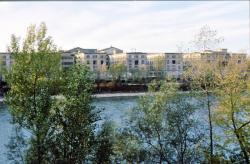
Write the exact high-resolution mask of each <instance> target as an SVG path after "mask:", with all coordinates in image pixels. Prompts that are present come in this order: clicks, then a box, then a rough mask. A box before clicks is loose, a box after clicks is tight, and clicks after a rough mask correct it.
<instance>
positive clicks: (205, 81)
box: [184, 60, 217, 163]
mask: <svg viewBox="0 0 250 164" xmlns="http://www.w3.org/2000/svg"><path fill="white" fill-rule="evenodd" d="M215 71H216V65H215V64H211V63H207V62H206V61H203V60H198V61H193V63H192V66H191V67H189V68H187V69H186V70H185V72H184V79H186V80H187V81H189V82H190V83H191V84H190V86H191V89H192V90H193V91H195V92H196V95H197V97H201V98H199V100H200V101H201V102H202V104H201V105H202V106H203V107H205V108H206V109H207V111H208V124H209V126H208V128H209V141H210V143H209V145H210V151H209V152H210V157H209V158H210V159H209V161H210V163H212V160H213V154H214V137H213V122H212V106H213V102H214V100H213V99H212V96H213V94H214V91H215V89H216V87H217V82H216V74H215Z"/></svg>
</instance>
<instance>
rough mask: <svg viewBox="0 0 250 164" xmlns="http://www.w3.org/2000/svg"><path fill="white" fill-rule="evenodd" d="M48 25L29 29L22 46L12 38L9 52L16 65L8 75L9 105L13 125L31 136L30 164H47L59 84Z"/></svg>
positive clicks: (56, 57)
mask: <svg viewBox="0 0 250 164" xmlns="http://www.w3.org/2000/svg"><path fill="white" fill-rule="evenodd" d="M46 31H47V28H46V25H45V24H44V23H41V25H40V26H39V27H38V28H36V26H35V25H31V26H29V28H28V30H27V35H26V37H25V39H24V42H23V43H22V45H20V43H19V41H18V38H17V37H16V36H14V35H13V36H12V37H11V45H10V46H9V52H10V54H11V57H12V58H13V60H14V62H13V65H12V67H11V69H10V70H9V71H8V72H7V73H6V74H5V79H6V81H7V83H8V85H9V87H10V91H9V92H8V93H7V95H6V97H5V103H6V104H7V105H8V110H9V112H10V114H11V116H12V119H13V123H15V124H18V126H20V127H21V128H24V129H26V130H27V131H29V132H30V134H31V137H30V140H29V143H30V145H29V149H28V153H27V156H26V161H27V162H28V163H34V162H35V163H45V162H46V161H47V146H48V144H47V143H48V141H49V135H50V130H51V128H50V125H49V118H50V112H51V107H52V104H53V99H52V98H51V95H52V91H53V88H54V85H55V82H56V81H58V79H59V78H58V75H59V73H58V72H59V71H60V57H59V54H58V51H57V48H56V46H55V45H54V44H53V42H52V39H51V37H47V36H46Z"/></svg>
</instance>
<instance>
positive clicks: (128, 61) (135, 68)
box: [110, 52, 147, 78]
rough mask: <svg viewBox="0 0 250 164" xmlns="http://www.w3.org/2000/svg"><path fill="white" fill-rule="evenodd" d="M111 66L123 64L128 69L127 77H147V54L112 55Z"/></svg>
mask: <svg viewBox="0 0 250 164" xmlns="http://www.w3.org/2000/svg"><path fill="white" fill-rule="evenodd" d="M110 64H111V65H112V64H122V65H124V66H125V67H126V75H124V76H126V77H127V78H131V77H133V76H140V77H146V73H147V54H146V53H143V52H128V53H118V54H112V55H110Z"/></svg>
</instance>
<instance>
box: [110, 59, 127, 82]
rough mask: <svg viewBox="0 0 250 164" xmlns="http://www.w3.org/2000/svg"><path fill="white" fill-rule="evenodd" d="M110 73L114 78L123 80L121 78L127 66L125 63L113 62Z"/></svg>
mask: <svg viewBox="0 0 250 164" xmlns="http://www.w3.org/2000/svg"><path fill="white" fill-rule="evenodd" d="M109 73H110V75H111V76H112V79H113V80H118V81H119V80H121V78H122V77H123V76H124V74H125V73H126V66H125V65H124V64H120V63H117V64H112V65H111V66H110V68H109Z"/></svg>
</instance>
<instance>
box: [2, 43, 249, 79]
mask: <svg viewBox="0 0 250 164" xmlns="http://www.w3.org/2000/svg"><path fill="white" fill-rule="evenodd" d="M60 54H61V65H62V68H65V69H67V68H69V67H71V66H73V65H74V64H75V63H79V64H86V65H88V66H89V68H90V70H91V71H93V72H94V73H95V75H96V78H98V79H109V78H110V76H111V75H110V74H109V73H108V69H109V68H110V66H111V65H113V64H123V65H124V66H125V67H126V71H125V72H124V76H123V77H126V78H131V77H134V76H139V77H141V78H142V77H159V76H160V77H171V78H180V77H181V75H182V74H183V69H185V67H188V66H190V65H191V64H192V62H194V61H200V60H202V61H205V62H208V63H216V62H221V63H227V62H228V60H229V59H231V60H232V61H235V62H236V63H238V64H240V63H242V62H244V61H246V57H247V54H244V53H231V52H228V51H227V49H219V50H216V51H212V50H206V51H203V52H192V53H144V52H127V53H125V52H123V51H122V50H120V49H118V48H115V47H112V46H111V47H109V48H105V49H102V50H97V49H83V48H80V47H76V48H73V49H70V50H67V51H60ZM11 65H12V60H11V57H10V54H9V53H7V52H2V53H0V66H1V67H0V68H1V69H3V68H7V69H9V68H10V67H11Z"/></svg>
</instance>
